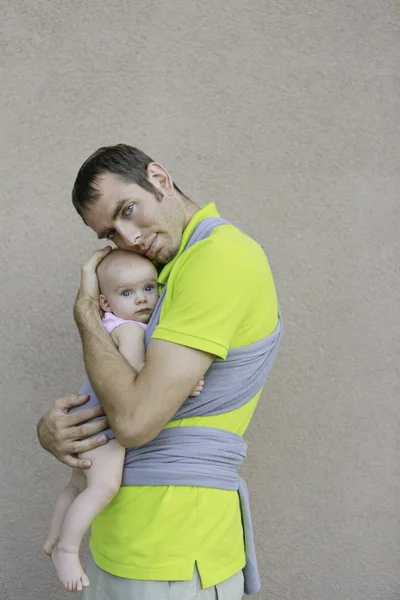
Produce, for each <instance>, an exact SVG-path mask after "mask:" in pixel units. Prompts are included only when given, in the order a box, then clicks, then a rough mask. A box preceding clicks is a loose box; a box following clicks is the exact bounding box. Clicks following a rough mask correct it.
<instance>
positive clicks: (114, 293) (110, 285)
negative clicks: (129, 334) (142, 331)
mask: <svg viewBox="0 0 400 600" xmlns="http://www.w3.org/2000/svg"><path fill="white" fill-rule="evenodd" d="M97 278H98V281H99V287H100V306H101V308H102V309H103V310H104V311H105V312H112V313H114V315H116V316H117V317H120V318H121V319H129V320H133V321H140V322H141V323H148V322H149V320H150V317H151V315H152V313H153V310H154V307H155V305H156V304H157V300H158V286H157V270H156V268H155V266H154V265H153V263H152V262H151V261H150V260H149V259H148V258H145V257H144V256H140V255H139V254H134V253H133V252H126V251H125V250H113V251H112V252H110V253H109V254H107V256H106V257H105V258H104V259H103V260H102V261H101V263H100V264H99V266H98V267H97Z"/></svg>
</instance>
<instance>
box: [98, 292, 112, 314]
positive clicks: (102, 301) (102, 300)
mask: <svg viewBox="0 0 400 600" xmlns="http://www.w3.org/2000/svg"><path fill="white" fill-rule="evenodd" d="M99 304H100V308H102V309H103V310H104V312H109V310H110V305H109V304H108V302H107V298H106V297H105V296H103V294H100V296H99Z"/></svg>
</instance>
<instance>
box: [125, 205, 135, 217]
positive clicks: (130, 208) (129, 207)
mask: <svg viewBox="0 0 400 600" xmlns="http://www.w3.org/2000/svg"><path fill="white" fill-rule="evenodd" d="M132 210H133V204H128V206H127V207H126V208H124V210H123V214H124V215H126V216H128V215H130V214H131V212H132Z"/></svg>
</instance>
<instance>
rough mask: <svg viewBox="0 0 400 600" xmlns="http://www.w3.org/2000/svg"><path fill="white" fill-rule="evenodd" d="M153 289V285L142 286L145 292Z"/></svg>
mask: <svg viewBox="0 0 400 600" xmlns="http://www.w3.org/2000/svg"><path fill="white" fill-rule="evenodd" d="M153 290H154V285H146V287H145V288H144V291H145V292H152V291H153Z"/></svg>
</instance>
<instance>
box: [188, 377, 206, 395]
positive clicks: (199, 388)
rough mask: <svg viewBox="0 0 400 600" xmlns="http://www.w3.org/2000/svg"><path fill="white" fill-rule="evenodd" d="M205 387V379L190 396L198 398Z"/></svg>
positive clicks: (201, 380)
mask: <svg viewBox="0 0 400 600" xmlns="http://www.w3.org/2000/svg"><path fill="white" fill-rule="evenodd" d="M203 387H204V379H200V381H199V383H198V384H197V385H196V387H195V388H194V390H193V392H192V393H191V394H190V395H191V396H198V395H199V394H200V392H202V391H203Z"/></svg>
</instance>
